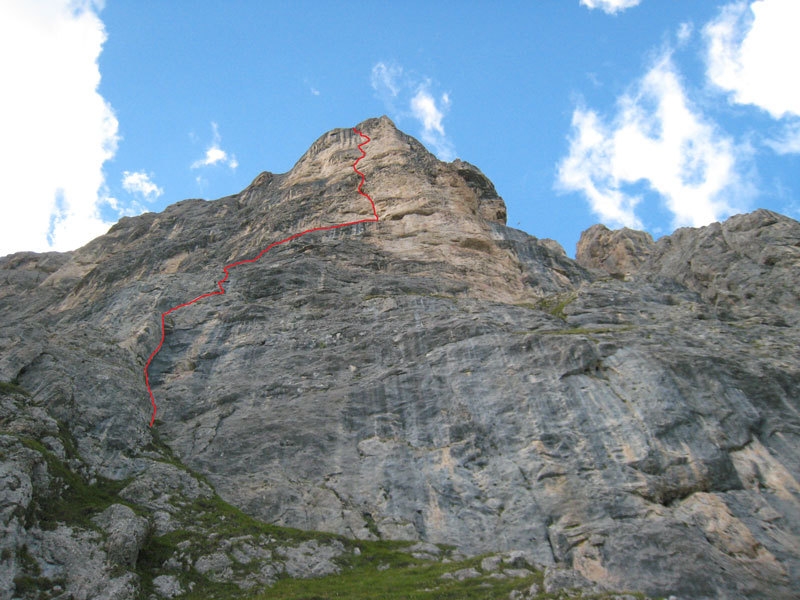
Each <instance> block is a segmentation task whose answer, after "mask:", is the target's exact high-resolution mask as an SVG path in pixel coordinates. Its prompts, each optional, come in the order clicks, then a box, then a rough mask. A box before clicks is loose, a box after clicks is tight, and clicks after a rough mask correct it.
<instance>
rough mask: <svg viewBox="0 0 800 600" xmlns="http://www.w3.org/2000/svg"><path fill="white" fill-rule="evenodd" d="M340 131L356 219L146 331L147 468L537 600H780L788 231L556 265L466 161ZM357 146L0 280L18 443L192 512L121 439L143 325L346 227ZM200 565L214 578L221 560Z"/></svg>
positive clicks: (131, 527)
mask: <svg viewBox="0 0 800 600" xmlns="http://www.w3.org/2000/svg"><path fill="white" fill-rule="evenodd" d="M359 128H360V129H362V130H363V131H364V132H365V133H366V134H367V135H369V136H371V137H372V142H371V143H370V144H369V145H367V146H366V147H365V150H366V152H367V157H366V158H365V159H364V160H362V161H361V162H360V163H359V168H360V169H361V170H362V171H363V172H364V173H365V174H366V181H367V184H366V186H365V190H366V191H367V192H368V193H369V194H370V195H371V196H372V197H373V198H374V200H375V202H376V205H377V209H378V213H379V215H380V217H381V221H380V222H379V223H375V224H362V225H358V226H354V227H351V228H347V229H339V230H335V231H330V232H319V233H314V234H309V235H306V236H304V237H302V238H300V239H298V240H296V241H294V242H292V243H289V244H285V245H282V246H279V247H277V248H275V249H274V250H272V251H271V252H270V253H269V254H268V255H267V256H266V257H265V258H264V259H262V260H261V261H259V262H258V263H255V264H249V265H245V266H241V267H238V268H236V269H234V270H233V271H232V274H231V278H230V281H229V283H227V290H228V291H227V294H226V295H224V296H215V297H213V298H208V299H206V300H204V301H202V302H199V303H197V304H194V305H192V306H190V307H188V308H185V309H182V310H180V311H179V312H177V313H174V314H173V315H170V317H169V318H168V320H167V325H168V332H167V337H166V343H165V345H164V348H163V349H162V351H161V353H160V354H159V355H158V356H157V358H156V360H155V362H154V363H153V365H152V368H151V372H150V374H151V380H152V382H153V384H154V392H155V395H156V398H157V399H158V401H159V413H158V421H157V424H156V430H157V431H158V432H159V435H160V437H161V439H162V440H163V441H164V442H166V444H167V445H168V446H169V447H170V448H171V449H172V451H173V452H174V453H175V456H176V457H177V458H179V459H180V460H181V461H183V463H185V464H186V465H188V466H190V467H191V468H192V469H195V470H196V471H199V472H201V473H202V474H204V475H205V476H206V477H207V480H208V482H209V483H210V484H211V485H212V486H213V487H214V488H215V490H216V492H218V493H219V494H220V495H221V496H222V497H223V498H225V499H226V500H228V501H230V502H231V503H233V504H235V505H237V506H239V507H241V508H243V509H244V510H245V511H246V512H248V513H249V514H251V515H254V516H256V517H258V518H260V519H263V520H266V521H268V522H270V523H275V524H279V525H288V526H292V527H298V528H304V529H317V530H323V531H329V532H336V533H341V534H345V535H347V536H350V537H354V538H375V537H383V538H395V539H396V538H400V539H409V540H421V541H425V542H435V543H446V544H453V545H455V546H457V547H458V548H459V549H460V550H461V551H463V552H467V553H480V552H491V551H498V552H499V551H510V550H517V551H521V552H524V553H525V556H527V557H528V560H529V561H530V562H531V563H534V564H537V565H539V566H540V567H542V568H548V572H549V573H551V576H550V579H549V580H546V582H545V585H551V586H553V587H554V589H555V588H556V587H557V583H556V582H557V581H562V580H564V581H567V580H569V581H584V582H585V581H588V582H589V584H588V585H596V586H599V587H598V589H608V588H615V589H634V590H641V591H644V592H646V593H651V594H657V595H663V596H668V595H670V594H675V595H677V596H680V597H685V598H745V597H747V598H791V597H795V593H796V592H795V590H796V589H798V587H800V483H799V482H798V481H800V437H799V436H800V413H799V412H798V408H799V407H800V356H799V354H800V353H799V352H798V343H799V342H800V335H798V333H799V331H800V330H799V329H798V328H799V327H800V310H799V307H800V298H799V297H798V294H799V292H798V274H799V273H800V269H799V268H798V267H800V224H798V223H797V222H796V221H793V220H791V219H789V218H787V217H784V216H781V215H778V214H775V213H772V212H769V211H764V210H759V211H756V212H754V213H752V214H749V215H740V216H737V217H733V218H731V219H729V220H728V221H726V222H725V223H723V224H714V225H711V226H709V227H704V228H700V229H681V230H678V231H676V232H675V233H674V234H673V235H671V236H667V237H664V238H662V239H660V240H658V241H657V242H653V241H652V239H651V238H650V237H649V235H647V234H644V233H641V232H633V231H630V230H622V231H621V232H610V231H608V230H607V229H606V228H604V227H602V226H595V227H593V228H592V229H590V230H589V231H588V232H587V233H586V234H585V235H584V237H583V238H582V239H581V243H580V246H579V249H578V261H573V260H570V259H569V258H567V257H566V255H565V253H564V252H563V250H562V249H561V248H560V247H559V246H558V245H557V244H555V243H554V242H552V241H551V240H537V239H536V238H533V237H531V236H529V235H527V234H525V233H523V232H520V231H517V230H514V229H511V228H508V227H506V226H505V207H504V204H503V201H502V199H500V198H499V196H498V195H497V193H496V191H495V189H494V187H493V185H492V184H491V182H489V181H488V179H486V177H485V176H483V174H481V172H480V171H479V170H478V169H477V168H475V167H473V166H472V165H469V164H468V163H465V162H461V161H454V162H453V163H442V162H440V161H438V160H437V159H436V158H435V157H433V156H432V155H431V154H429V153H428V152H427V151H425V149H424V148H423V147H422V146H421V145H420V144H419V143H418V142H417V141H416V140H414V139H413V138H410V137H409V136H406V135H405V134H403V133H401V132H400V131H398V130H397V129H395V127H394V125H393V124H392V123H391V121H389V120H388V119H387V118H385V117H383V118H380V119H370V120H368V121H365V122H364V123H362V124H360V125H359ZM359 141H360V139H359V138H358V136H356V135H355V134H354V133H353V132H352V131H351V130H349V129H340V130H334V131H332V132H330V133H328V134H326V135H324V136H323V137H321V138H320V139H319V140H318V141H317V142H315V143H314V144H313V145H312V147H311V148H310V149H309V151H308V152H307V153H306V154H305V155H304V156H303V157H302V158H301V159H300V160H299V161H298V162H297V164H296V165H295V166H294V168H293V169H292V170H291V171H290V172H289V173H286V174H283V175H276V174H271V173H262V174H261V175H259V176H258V177H257V178H256V180H255V181H254V182H253V183H252V184H251V185H250V186H249V187H248V188H247V189H246V190H244V191H243V192H242V193H240V194H237V195H234V196H229V197H227V198H222V199H220V200H217V201H214V202H205V201H201V200H187V201H184V202H180V203H178V204H176V205H174V206H171V207H169V208H168V209H166V210H165V211H164V212H163V213H160V214H145V215H142V216H139V217H134V218H126V219H122V220H121V221H120V222H119V223H118V224H117V225H115V226H114V227H113V228H112V229H111V230H110V231H109V232H108V234H106V235H104V236H102V237H100V238H97V239H96V240H94V241H93V242H91V243H90V244H88V245H86V246H84V247H83V248H81V249H79V250H77V251H75V252H72V253H65V254H55V253H52V254H31V253H22V254H16V255H12V256H9V257H6V258H3V259H2V260H0V272H1V273H2V277H3V279H4V281H5V284H4V286H3V287H2V288H0V323H2V329H0V353H1V354H0V378H2V379H5V380H14V381H16V382H17V383H19V384H20V385H21V386H22V387H24V388H25V389H27V390H29V391H30V393H31V397H30V398H28V399H27V400H26V402H27V406H28V408H27V410H29V411H38V413H37V414H38V415H39V416H38V417H37V418H38V419H39V420H38V421H37V420H35V419H34V420H31V419H29V421H30V422H27V421H26V423H28V425H26V427H27V428H28V429H27V430H26V431H28V433H26V435H28V436H30V437H32V438H34V439H38V440H41V443H42V444H44V445H48V442H46V441H45V440H46V439H48V436H49V438H50V439H52V442H50V446H51V447H52V448H51V449H52V452H54V453H57V452H58V451H59V449H58V446H59V444H62V442H59V439H60V438H58V436H56V435H55V432H57V431H58V425H57V423H61V424H62V427H63V428H65V429H66V430H67V431H69V432H70V434H71V435H72V436H73V437H74V439H75V440H76V442H77V448H75V453H76V457H79V459H80V460H79V462H78V458H74V459H73V460H75V461H76V468H78V467H80V469H82V471H81V472H83V473H84V475H85V476H86V477H91V476H103V477H106V478H110V479H112V480H123V479H126V480H127V479H130V481H129V482H128V483H127V487H125V490H123V491H122V492H121V496H122V497H123V498H126V499H127V500H128V501H129V502H131V503H133V504H134V505H135V506H139V507H142V510H143V511H144V512H145V513H146V514H148V515H149V516H148V519H149V527H151V528H152V530H153V531H154V532H155V534H158V535H161V534H164V533H166V532H168V531H173V530H175V528H176V527H180V526H181V520H180V518H179V516H178V509H177V508H175V507H176V506H180V505H181V502H183V501H182V500H180V498H182V497H184V496H185V497H186V498H187V500H186V501H185V502H199V501H200V500H202V498H204V497H207V496H209V495H210V494H211V490H210V489H209V488H208V486H207V485H206V484H205V483H203V482H201V481H198V480H197V479H196V478H194V477H193V476H190V475H189V474H184V475H183V476H178V475H175V476H174V477H170V476H167V475H166V474H165V473H164V471H165V470H166V469H169V468H173V469H175V470H176V471H178V470H179V469H177V467H171V466H167V465H165V463H164V462H159V461H161V460H162V459H163V454H159V453H160V452H163V451H162V450H158V448H160V446H158V444H155V443H154V440H153V438H152V436H153V432H152V431H151V430H149V429H148V427H147V423H148V420H149V415H150V405H149V401H148V397H147V393H146V390H145V387H144V381H143V375H142V366H143V364H144V361H145V359H146V358H147V356H148V355H149V354H150V352H151V351H152V350H153V348H154V347H155V346H156V344H157V342H158V339H159V337H160V331H159V327H158V323H159V314H160V313H161V312H163V311H164V310H166V309H168V308H170V307H171V306H173V305H176V304H178V303H181V302H185V301H187V300H189V299H192V298H195V297H197V296H199V295H200V294H203V293H205V292H208V291H211V290H213V289H214V288H213V286H214V282H215V281H216V280H218V279H220V278H221V276H222V272H221V267H222V266H223V265H224V264H227V263H230V262H233V261H235V260H239V259H242V258H249V257H252V256H254V255H256V254H257V253H258V252H259V251H260V250H261V249H262V248H264V247H265V246H267V245H268V244H269V243H270V242H273V241H275V240H278V239H282V238H284V237H286V236H288V235H290V234H292V233H294V232H297V231H301V230H305V229H308V228H310V227H314V226H319V225H329V224H335V223H339V222H344V221H352V220H357V219H361V218H365V217H368V216H369V215H370V214H371V208H370V206H369V204H368V202H366V200H364V198H362V197H361V196H359V195H357V194H355V191H354V190H355V186H356V184H357V180H358V178H357V176H356V175H355V174H354V173H353V172H352V169H351V165H352V163H353V161H354V160H355V158H356V157H357V156H358V155H359V153H358V149H357V144H358V143H359ZM17 401H21V400H19V397H17ZM48 419H49V420H48ZM9 422H13V423H18V420H13V419H11V417H9ZM17 426H18V425H15V427H17ZM4 427H5V425H4ZM18 427H21V425H20V426H18ZM53 428H55V429H53ZM14 439H17V438H14ZM9 443H12V442H11V441H9ZM14 443H15V444H18V443H17V442H14ZM62 445H63V444H62ZM18 446H19V444H18ZM18 446H15V447H14V448H15V450H13V452H12V453H10V454H4V455H3V461H4V462H3V468H4V469H6V472H10V473H12V475H11V476H10V477H15V478H16V479H14V480H13V481H15V482H18V483H13V482H12V483H5V484H0V485H5V487H4V488H0V489H2V492H0V501H2V502H4V503H5V504H3V505H2V506H0V510H2V511H5V512H2V514H3V515H5V516H4V517H3V519H4V521H3V526H4V527H6V530H7V531H11V530H13V531H15V532H16V533H14V535H16V538H13V539H16V540H18V542H19V543H18V546H19V545H20V544H22V543H24V540H25V539H26V538H25V536H26V535H27V536H33V535H35V533H31V531H33V530H26V531H27V533H26V531H23V529H24V527H23V525H22V521H20V520H19V518H18V516H15V515H16V514H17V513H18V512H19V511H20V510H24V507H25V506H27V505H26V504H25V503H26V501H28V502H29V501H30V500H29V498H30V497H32V494H33V492H32V491H31V490H33V489H34V488H35V487H36V486H37V485H42V486H45V487H46V482H41V481H40V482H39V483H37V481H38V480H37V477H38V478H39V479H43V478H45V479H46V475H47V473H46V470H45V471H42V469H41V468H39V467H37V466H36V460H37V459H36V456H34V455H35V454H36V453H35V452H34V454H33V455H31V454H29V453H27V448H26V447H25V446H24V445H21V446H19V447H18ZM65 456H67V455H65ZM159 457H161V458H159ZM26 461H27V462H26ZM19 465H24V466H19ZM37 469H38V470H37ZM23 473H25V474H27V475H26V476H25V477H27V479H26V478H25V477H23V475H22V474H23ZM3 481H6V482H8V481H9V479H8V477H6V479H5V480H3ZM2 494H4V495H2ZM26 499H28V500H26ZM176 503H177V504H176ZM4 507H10V508H4ZM17 507H23V508H22V509H19V508H17ZM114 510H118V509H114ZM15 511H16V512H15ZM8 515H11V516H8ZM126 519H127V522H128V524H127V525H125V526H124V527H122V528H120V529H119V530H114V532H112V534H111V535H110V536H109V537H108V539H107V540H106V541H105V544H106V545H105V548H106V549H107V551H108V552H111V553H112V554H113V556H115V557H116V558H115V559H114V560H116V561H117V562H118V563H122V564H128V565H130V564H132V561H135V560H136V556H135V553H132V552H131V553H128V554H125V553H123V554H120V553H118V552H116V551H115V550H113V548H114V545H113V542H112V539H119V537H120V536H132V539H134V540H135V539H138V537H137V536H138V535H139V534H138V532H139V531H140V530H141V527H140V526H143V524H142V523H140V522H139V521H136V520H135V518H132V517H131V515H128V516H127V517H126ZM14 528H16V529H14ZM137 528H138V529H137ZM115 536H116V537H115ZM5 539H12V538H5V537H4V540H5ZM20 540H21V541H20ZM4 543H6V542H4ZM29 547H30V546H29ZM102 547H103V546H102V545H101V546H98V548H102ZM337 551H338V549H337V548H336V547H335V546H334V545H331V546H329V548H328V549H327V550H325V552H322V553H320V552H321V551H319V548H310V547H309V548H305V549H300V550H297V549H294V550H286V551H284V550H280V549H275V555H276V556H278V557H282V560H285V561H286V564H287V565H288V564H300V563H298V562H297V561H298V560H300V557H303V556H308V553H309V552H311V553H312V554H313V553H315V552H316V553H317V554H319V555H320V557H321V560H322V559H324V560H325V561H327V563H325V564H326V565H327V564H328V563H330V564H331V565H334V563H333V562H332V559H331V558H330V557H329V556H328V555H329V554H330V555H331V556H333V555H335V553H336V552H337ZM220 552H222V551H220ZM326 552H327V553H328V554H326ZM331 553H333V554H331ZM179 558H180V557H178V558H176V559H175V560H176V561H178V562H177V563H176V564H184V563H180V560H183V561H184V562H185V564H187V565H188V564H189V562H186V561H187V560H188V559H182V558H180V560H179ZM201 558H202V560H200V559H199V558H198V559H197V560H195V561H194V563H193V564H194V568H196V569H201V568H202V569H206V570H207V572H208V573H211V574H216V575H214V576H215V577H220V578H223V579H224V578H225V577H233V575H231V573H233V571H232V569H233V567H234V566H235V564H234V562H233V561H232V559H231V558H229V557H228V555H227V554H225V553H224V552H223V553H222V554H220V555H219V556H217V555H216V554H213V553H212V554H209V555H208V556H206V557H201ZM292 561H295V562H294V563H293V562H292ZM301 562H302V561H301ZM4 564H5V563H4ZM320 564H322V563H320ZM334 566H335V565H334ZM280 568H282V569H284V570H288V569H290V568H295V567H289V566H285V565H284V566H283V567H280ZM297 568H299V567H297ZM326 568H327V567H326ZM565 568H569V569H571V570H568V571H565V570H564V569H565ZM265 569H266V571H265V574H264V575H263V580H264V581H269V580H270V578H271V577H274V573H275V572H276V570H277V568H273V567H270V566H269V565H267V566H266V567H265ZM163 577H164V578H163V579H159V583H158V584H157V585H158V586H160V587H159V588H158V589H162V590H164V592H163V593H164V594H165V595H168V594H173V593H178V590H179V588H180V586H179V585H177V584H176V581H175V580H173V579H169V576H168V575H163ZM548 582H549V583H548ZM120 597H122V596H120Z"/></svg>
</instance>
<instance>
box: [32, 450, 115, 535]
mask: <svg viewBox="0 0 800 600" xmlns="http://www.w3.org/2000/svg"><path fill="white" fill-rule="evenodd" d="M20 441H21V442H22V443H23V444H24V445H25V446H26V447H28V448H30V449H31V450H35V451H36V452H38V453H40V454H41V455H42V457H43V458H44V460H45V462H46V463H47V470H48V473H49V474H50V477H52V478H53V483H52V485H51V489H50V490H48V493H46V494H37V495H36V496H35V497H34V499H33V500H32V502H31V504H30V509H29V511H28V515H27V520H28V523H29V524H33V523H38V525H39V526H40V527H41V528H42V529H54V528H55V527H57V525H58V524H59V523H66V524H67V525H73V526H74V525H77V526H80V527H84V528H88V529H95V528H96V527H95V525H94V524H93V523H92V521H91V517H93V516H94V515H95V514H97V513H99V512H102V511H103V510H105V509H106V508H108V507H109V506H111V505H112V504H114V503H118V502H121V501H120V499H119V496H118V494H119V492H120V490H122V488H124V487H125V486H126V485H127V484H128V483H129V481H128V480H124V481H112V480H110V479H105V478H103V477H96V478H95V480H94V482H93V483H91V484H89V483H86V482H85V481H84V480H83V478H82V477H81V476H80V475H78V474H77V473H75V472H74V471H72V470H71V469H69V467H67V465H65V464H64V463H63V462H62V461H61V460H60V459H59V458H58V457H57V456H55V455H54V454H53V453H52V452H50V451H49V450H48V449H47V448H45V447H44V446H43V445H42V444H41V443H40V442H38V441H36V440H33V439H30V438H25V437H21V438H20ZM66 447H67V445H66V444H65V448H66ZM123 503H124V502H123Z"/></svg>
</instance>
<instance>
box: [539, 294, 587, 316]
mask: <svg viewBox="0 0 800 600" xmlns="http://www.w3.org/2000/svg"><path fill="white" fill-rule="evenodd" d="M577 297H578V295H577V294H576V293H575V292H568V293H566V294H554V295H552V296H546V297H545V298H542V299H541V300H539V302H537V303H536V308H537V309H539V310H543V311H544V312H546V313H548V314H551V315H552V316H554V317H556V318H558V319H561V320H562V321H566V320H567V314H566V313H565V312H564V309H566V308H567V306H569V305H570V304H571V303H572V302H574V301H575V300H576V299H577Z"/></svg>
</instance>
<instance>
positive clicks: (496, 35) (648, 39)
mask: <svg viewBox="0 0 800 600" xmlns="http://www.w3.org/2000/svg"><path fill="white" fill-rule="evenodd" d="M798 30H800V2H798V1H797V0H757V1H753V0H746V1H743V0H736V1H734V0H730V1H718V2H714V1H698V0H558V1H556V0H550V1H544V0H537V1H533V2H530V1H527V2H510V1H509V2H474V1H469V0H461V1H460V2H449V1H442V2H411V1H409V2H367V1H365V2H361V3H352V2H333V1H332V2H322V1H318V2H291V3H284V2H267V1H263V0H251V1H247V0H238V1H236V0H232V1H225V2H223V1H215V2H212V1H210V0H193V1H192V2H179V1H171V2H165V1H162V0H136V1H133V0H107V1H106V2H104V3H102V2H99V1H97V0H35V1H31V0H3V2H2V3H0V56H3V58H2V60H0V77H2V80H3V81H4V86H3V87H4V93H3V94H2V96H0V127H2V131H3V132H4V135H3V138H4V140H3V141H4V143H3V144H0V148H1V149H0V165H2V171H3V173H2V175H3V176H2V177H0V228H2V229H0V255H3V254H7V253H10V252H14V251H20V250H36V251H45V250H48V249H56V250H69V249H73V248H76V247H78V246H80V245H82V244H84V243H86V242H88V241H89V240H90V239H92V238H93V237H95V236H96V235H99V234H101V233H103V232H104V231H106V230H107V228H108V227H109V226H110V225H111V224H113V223H114V222H115V221H116V220H117V219H118V218H119V217H120V216H124V215H134V214H139V213H141V212H144V211H160V210H163V208H164V207H165V206H167V205H168V204H171V203H173V202H177V201H179V200H182V199H184V198H207V199H214V198H218V197H222V196H225V195H229V194H233V193H236V192H238V191H240V190H241V189H243V188H244V187H246V186H247V185H248V184H249V183H250V181H252V179H254V178H255V177H256V176H257V175H258V173H260V172H261V171H265V170H268V171H272V172H276V173H279V172H285V171H287V170H288V169H290V168H291V166H292V165H293V164H294V162H295V161H296V160H297V159H298V158H299V157H300V156H301V155H302V153H303V152H304V151H305V150H306V149H307V148H308V146H309V145H310V144H311V143H312V142H313V141H314V140H315V139H316V138H317V137H319V136H320V135H321V134H323V133H324V132H326V131H328V130H330V129H333V128H336V127H350V126H352V125H354V124H356V123H358V122H360V121H362V120H364V119H366V118H368V117H373V116H380V115H382V114H387V115H388V116H389V117H391V118H392V119H393V120H394V122H395V123H396V125H397V126H398V127H399V128H400V129H402V130H404V131H406V132H407V133H409V134H411V135H413V136H415V137H417V138H418V139H420V140H421V141H422V142H423V143H425V144H426V146H427V147H428V148H429V149H430V150H431V151H432V152H434V153H435V154H437V155H438V156H439V157H440V158H442V159H443V160H451V159H452V158H455V157H459V158H461V159H463V160H467V161H469V162H471V163H473V164H475V165H477V166H478V167H479V168H480V169H481V170H483V172H484V173H485V174H486V175H487V176H489V178H490V179H491V180H492V181H493V182H494V183H495V186H496V187H497V190H498V192H499V193H500V195H501V196H503V198H504V199H505V201H506V204H507V206H508V215H509V216H508V223H509V225H511V226H513V227H518V228H520V229H523V230H525V231H527V232H529V233H531V234H532V235H535V236H537V237H550V238H554V239H556V240H558V241H559V242H560V243H561V244H562V245H563V246H564V247H565V249H566V250H567V252H568V253H569V254H570V255H573V254H574V247H575V243H576V241H577V240H578V237H579V235H580V232H581V231H582V230H583V229H585V228H587V227H589V226H590V225H592V224H593V223H596V222H604V223H606V224H607V225H609V226H611V227H620V226H623V225H627V226H631V227H636V228H641V229H646V230H647V231H649V232H650V233H652V234H653V236H654V237H656V238H657V237H659V236H661V235H664V234H667V233H670V232H671V231H672V230H673V229H674V228H675V227H676V226H685V225H688V226H700V225H704V224H706V223H709V222H711V221H714V220H719V219H722V218H725V217H726V216H728V215H730V214H735V213H737V212H743V211H749V210H753V209H755V208H758V207H766V208H770V209H772V210H776V211H778V212H782V213H784V214H788V215H789V216H792V217H794V218H798V217H799V216H800V77H798V76H797V66H796V62H797V58H795V59H792V58H791V57H792V56H794V57H797V56H800V36H798V35H797V31H798Z"/></svg>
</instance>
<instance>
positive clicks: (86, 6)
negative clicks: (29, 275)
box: [0, 0, 118, 255]
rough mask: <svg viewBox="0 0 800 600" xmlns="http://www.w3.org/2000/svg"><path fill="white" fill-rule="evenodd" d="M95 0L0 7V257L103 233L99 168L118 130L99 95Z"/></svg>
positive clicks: (99, 26) (16, 2) (100, 32)
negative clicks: (0, 84)
mask: <svg viewBox="0 0 800 600" xmlns="http://www.w3.org/2000/svg"><path fill="white" fill-rule="evenodd" d="M99 8H100V2H99V1H92V0H52V1H50V2H31V1H30V0H3V2H2V3H0V55H2V56H3V60H2V61H0V80H2V82H3V93H2V94H0V131H2V132H3V133H2V141H3V143H2V144H0V165H2V171H3V176H2V177H0V255H5V254H7V253H10V252H15V251H20V250H35V251H46V250H62V251H63V250H71V249H74V248H76V247H78V246H81V245H83V244H85V243H86V242H88V241H89V240H91V239H92V238H94V237H96V236H97V235H100V234H102V233H105V231H106V230H107V229H108V227H109V226H110V225H111V223H109V222H106V221H105V220H104V219H103V218H102V217H101V214H100V209H101V207H102V206H103V205H104V203H105V204H108V200H107V198H105V189H106V188H105V180H104V176H103V164H104V163H105V162H106V161H107V160H108V159H110V158H111V157H112V156H114V154H115V152H116V148H117V140H118V136H117V130H118V123H117V119H116V117H115V116H114V112H113V110H112V108H111V106H110V105H109V104H108V102H106V100H105V99H104V98H103V97H102V96H101V95H100V94H99V93H98V91H97V90H98V85H99V83H100V70H99V68H98V63H97V60H98V57H99V56H100V52H101V50H102V47H103V43H104V42H105V40H106V33H105V28H104V26H103V23H102V21H101V20H100V18H99V17H98V14H97V11H98V10H99Z"/></svg>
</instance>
